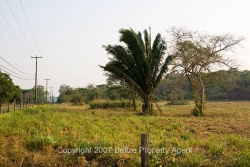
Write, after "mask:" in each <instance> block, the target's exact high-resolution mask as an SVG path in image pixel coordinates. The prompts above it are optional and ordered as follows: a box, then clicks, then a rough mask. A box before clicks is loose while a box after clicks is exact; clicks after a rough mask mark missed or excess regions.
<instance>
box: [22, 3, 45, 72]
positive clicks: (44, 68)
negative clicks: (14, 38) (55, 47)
mask: <svg viewBox="0 0 250 167" xmlns="http://www.w3.org/2000/svg"><path fill="white" fill-rule="evenodd" d="M20 4H21V6H22V9H23V13H24V15H25V18H26V21H27V23H28V26H29V29H30V32H31V34H32V37H33V39H34V41H35V44H36V47H37V49H38V51H39V53H40V55H42V53H41V51H40V48H39V47H38V44H37V42H36V38H35V36H34V33H33V31H32V29H31V26H30V23H29V20H28V17H27V15H26V12H25V10H24V7H23V4H22V0H20ZM42 61H43V60H42ZM43 64H44V69H45V73H46V74H47V76H49V75H48V72H47V70H46V67H45V63H44V61H43ZM41 69H43V68H41Z"/></svg>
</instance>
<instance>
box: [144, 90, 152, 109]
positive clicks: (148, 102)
mask: <svg viewBox="0 0 250 167" xmlns="http://www.w3.org/2000/svg"><path fill="white" fill-rule="evenodd" d="M151 108H152V95H150V94H149V95H146V96H145V97H144V98H143V104H142V111H143V112H147V111H148V110H150V109H151Z"/></svg>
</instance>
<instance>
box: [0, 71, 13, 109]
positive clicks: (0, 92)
mask: <svg viewBox="0 0 250 167" xmlns="http://www.w3.org/2000/svg"><path fill="white" fill-rule="evenodd" d="M15 91H16V87H15V85H14V83H13V82H12V79H11V78H10V76H9V75H8V74H5V73H2V72H1V71H0V113H1V112H2V111H1V105H2V101H3V100H4V101H5V100H8V101H9V100H10V99H11V98H12V97H13V96H14V94H15Z"/></svg>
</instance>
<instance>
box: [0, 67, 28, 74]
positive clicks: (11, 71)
mask: <svg viewBox="0 0 250 167" xmlns="http://www.w3.org/2000/svg"><path fill="white" fill-rule="evenodd" d="M0 66H1V67H3V68H4V69H6V70H8V71H10V72H12V73H14V74H16V75H19V76H21V77H25V76H22V75H20V74H18V73H15V72H14V71H11V70H10V69H8V68H6V67H4V66H2V65H0Z"/></svg>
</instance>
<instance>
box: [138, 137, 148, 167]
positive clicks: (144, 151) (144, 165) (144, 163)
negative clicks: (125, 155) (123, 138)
mask: <svg viewBox="0 0 250 167" xmlns="http://www.w3.org/2000/svg"><path fill="white" fill-rule="evenodd" d="M148 148H149V136H148V134H141V149H140V150H141V167H149V155H148Z"/></svg>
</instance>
